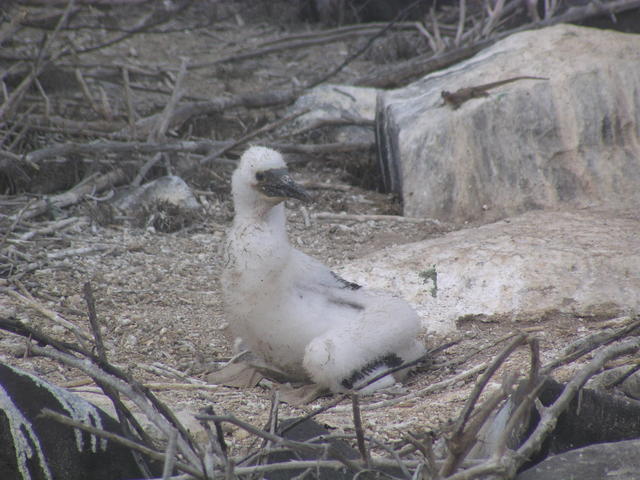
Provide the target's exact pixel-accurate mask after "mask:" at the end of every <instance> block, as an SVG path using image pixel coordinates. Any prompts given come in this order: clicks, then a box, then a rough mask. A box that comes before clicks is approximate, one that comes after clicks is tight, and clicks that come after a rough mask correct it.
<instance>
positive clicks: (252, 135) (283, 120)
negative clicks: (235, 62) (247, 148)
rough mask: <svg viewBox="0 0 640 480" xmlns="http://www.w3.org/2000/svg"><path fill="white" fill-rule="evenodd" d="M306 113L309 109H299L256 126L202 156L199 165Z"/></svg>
mask: <svg viewBox="0 0 640 480" xmlns="http://www.w3.org/2000/svg"><path fill="white" fill-rule="evenodd" d="M306 113H309V109H308V108H305V109H302V110H299V111H297V112H295V113H292V114H291V115H287V116H286V117H283V118H281V119H278V120H276V121H275V122H271V123H268V124H267V125H264V126H263V127H260V128H258V129H256V130H254V131H253V132H250V133H248V134H246V135H244V136H243V137H241V138H239V139H238V140H236V141H235V142H233V143H231V144H229V145H226V146H225V147H223V148H221V149H220V150H218V151H217V152H214V153H212V154H210V155H207V156H206V157H204V158H203V159H201V160H200V165H205V164H207V163H209V162H211V161H212V160H215V159H216V158H218V157H220V156H221V155H224V154H225V153H227V152H228V151H230V150H232V149H234V148H236V147H237V146H239V145H242V144H244V143H246V142H248V141H249V140H251V139H252V138H255V137H257V136H258V135H262V134H263V133H266V132H270V131H272V130H275V129H277V128H280V127H281V126H282V125H286V124H287V123H289V122H291V121H292V120H294V119H296V118H298V117H300V116H302V115H304V114H306Z"/></svg>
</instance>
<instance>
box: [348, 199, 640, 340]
mask: <svg viewBox="0 0 640 480" xmlns="http://www.w3.org/2000/svg"><path fill="white" fill-rule="evenodd" d="M338 272H339V273H340V275H341V276H343V277H344V278H346V279H347V280H350V281H354V282H356V283H359V284H362V285H366V286H368V287H372V288H379V289H383V290H388V291H391V292H395V293H396V294H398V295H400V296H402V297H403V298H405V299H407V300H408V301H409V302H411V303H412V304H413V306H414V307H415V308H416V309H417V311H418V313H419V314H420V316H421V317H422V318H423V321H424V325H425V327H426V328H427V329H428V330H430V331H434V332H447V331H451V330H454V329H455V328H456V320H458V319H460V318H464V317H467V316H480V317H493V318H495V319H507V320H513V321H517V320H519V319H520V318H527V319H532V318H536V317H538V318H541V317H544V316H546V315H547V314H549V313H567V314H571V315H577V316H580V315H584V316H590V317H591V316H608V315H617V314H626V313H632V312H634V311H635V312H637V311H640V215H639V214H638V212H637V210H633V211H629V212H627V213H623V212H617V213H616V212H610V211H591V210H582V211H576V212H540V211H536V212H529V213H526V214H523V215H521V216H518V217H514V218H510V219H508V220H504V221H499V222H497V223H493V224H489V225H483V226H480V227H475V228H467V229H463V230H459V231H456V232H452V233H448V234H446V235H444V236H442V237H439V238H434V239H430V240H425V241H421V242H416V243H409V244H405V245H400V246H391V247H387V248H385V249H383V250H380V251H378V252H376V253H374V254H372V255H369V256H367V257H364V258H361V259H359V260H356V261H354V262H352V263H350V264H347V265H344V266H343V267H342V268H340V269H338Z"/></svg>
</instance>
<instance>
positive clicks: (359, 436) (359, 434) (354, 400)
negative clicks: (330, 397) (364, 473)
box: [351, 393, 371, 469]
mask: <svg viewBox="0 0 640 480" xmlns="http://www.w3.org/2000/svg"><path fill="white" fill-rule="evenodd" d="M351 408H352V410H353V427H354V429H355V431H356V440H357V442H358V450H360V455H361V456H362V461H363V462H364V465H365V468H367V469H368V468H370V465H371V457H369V452H368V451H367V445H366V444H365V443H364V430H363V429H362V417H361V416H360V401H359V398H358V394H357V393H352V394H351Z"/></svg>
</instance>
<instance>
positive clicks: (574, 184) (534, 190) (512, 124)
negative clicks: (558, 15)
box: [376, 25, 640, 224]
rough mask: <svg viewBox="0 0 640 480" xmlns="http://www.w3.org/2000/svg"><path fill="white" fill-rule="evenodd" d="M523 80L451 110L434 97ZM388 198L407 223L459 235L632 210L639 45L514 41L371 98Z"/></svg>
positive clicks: (534, 35)
mask: <svg viewBox="0 0 640 480" xmlns="http://www.w3.org/2000/svg"><path fill="white" fill-rule="evenodd" d="M521 75H528V76H537V77H546V78H548V79H549V80H520V81H516V82H514V83H509V84H507V85H503V86H501V87H498V88H495V89H493V90H490V91H489V96H487V97H484V98H477V99H471V100H469V101H467V102H465V103H464V104H463V105H462V106H461V107H460V108H458V109H457V110H453V109H452V108H451V107H449V106H444V104H443V100H442V98H441V92H442V91H443V90H447V91H449V92H455V91H456V90H458V89H460V88H464V87H473V86H478V85H482V84H486V83H490V82H495V81H500V80H504V79H508V78H511V77H515V76H521ZM376 128H377V129H378V132H379V135H378V147H379V150H380V161H381V163H382V164H383V165H384V167H383V170H384V173H385V179H386V185H387V187H388V188H389V189H390V190H392V191H395V192H398V193H401V194H402V198H403V202H404V213H405V215H407V216H413V217H427V218H435V219H440V220H447V221H450V222H454V223H457V224H463V223H464V221H467V220H478V221H482V222H485V223H486V222H490V221H494V220H497V219H499V218H504V217H507V216H511V215H514V214H519V213H523V212H525V211H528V210H532V209H540V208H557V207H562V208H565V207H574V208H575V207H578V208H581V207H586V206H604V207H614V206H618V205H623V206H624V205H630V204H636V205H637V204H638V203H640V140H639V134H640V36H638V35H632V34H623V33H618V32H613V31H608V30H596V29H590V28H585V27H576V26H572V25H558V26H554V27H549V28H545V29H540V30H532V31H527V32H522V33H518V34H515V35H512V36H510V37H508V38H506V39H504V40H502V41H499V42H497V43H496V44H494V45H493V46H491V47H490V48H487V49H485V50H483V51H482V52H480V53H478V54H477V55H475V56H474V57H472V58H470V59H468V60H466V61H464V62H461V63H459V64H456V65H454V66H452V67H450V68H448V69H446V70H442V71H438V72H434V73H432V74H430V75H428V76H426V77H424V78H422V79H421V80H419V81H416V82H414V83H412V84H411V85H408V86H407V87H404V88H401V89H397V90H392V91H389V92H386V93H384V94H383V95H381V97H380V102H379V106H378V111H377V127H376Z"/></svg>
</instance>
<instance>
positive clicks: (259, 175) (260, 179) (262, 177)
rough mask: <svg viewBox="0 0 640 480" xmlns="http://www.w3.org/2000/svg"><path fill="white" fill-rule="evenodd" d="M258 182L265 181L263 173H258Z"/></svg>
mask: <svg viewBox="0 0 640 480" xmlns="http://www.w3.org/2000/svg"><path fill="white" fill-rule="evenodd" d="M256 180H258V181H259V182H261V181H262V180H264V173H263V172H258V173H256Z"/></svg>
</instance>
